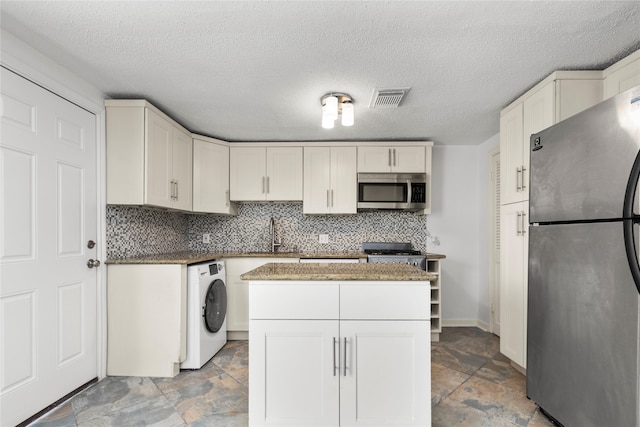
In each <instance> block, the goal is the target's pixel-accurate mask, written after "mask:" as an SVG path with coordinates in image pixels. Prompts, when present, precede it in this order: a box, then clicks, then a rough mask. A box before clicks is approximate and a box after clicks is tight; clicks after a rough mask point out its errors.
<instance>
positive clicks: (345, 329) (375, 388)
mask: <svg viewBox="0 0 640 427" xmlns="http://www.w3.org/2000/svg"><path fill="white" fill-rule="evenodd" d="M340 336H341V339H340V344H341V346H342V348H341V352H342V354H341V360H340V362H341V363H342V365H341V370H340V425H341V426H360V425H367V426H371V425H377V426H380V425H394V426H396V425H397V426H428V425H431V404H430V402H431V361H430V350H429V348H430V331H429V322H428V321H360V320H358V321H341V322H340ZM345 339H346V346H345ZM252 345H253V344H252ZM345 361H346V365H345V364H344V362H345ZM345 368H346V374H345Z"/></svg>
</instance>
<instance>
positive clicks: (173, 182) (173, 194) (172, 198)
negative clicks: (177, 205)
mask: <svg viewBox="0 0 640 427" xmlns="http://www.w3.org/2000/svg"><path fill="white" fill-rule="evenodd" d="M169 182H170V185H171V200H175V199H176V186H175V184H176V182H175V181H174V180H173V179H172V180H171V181H169Z"/></svg>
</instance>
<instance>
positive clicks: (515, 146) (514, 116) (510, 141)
mask: <svg viewBox="0 0 640 427" xmlns="http://www.w3.org/2000/svg"><path fill="white" fill-rule="evenodd" d="M522 121H523V117H522V104H517V105H516V106H514V107H513V108H512V109H511V110H509V111H507V112H505V113H503V114H502V115H501V116H500V165H501V166H500V170H501V175H500V197H501V198H502V203H513V202H520V201H522V200H523V195H522V174H523V172H522V166H523V163H522V147H523V140H522Z"/></svg>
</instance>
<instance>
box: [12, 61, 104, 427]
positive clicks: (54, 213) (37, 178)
mask: <svg viewBox="0 0 640 427" xmlns="http://www.w3.org/2000/svg"><path fill="white" fill-rule="evenodd" d="M1 72H2V88H1V91H0V92H1V98H2V104H1V108H2V109H1V111H0V115H1V121H2V123H1V124H2V130H1V140H0V176H1V178H0V227H1V228H0V234H1V236H2V237H1V238H0V239H1V245H0V286H1V288H0V360H1V361H2V362H1V363H2V365H1V367H0V407H1V408H2V410H1V411H0V414H1V415H0V425H3V426H8V425H15V424H16V423H19V422H21V421H23V420H25V419H27V418H29V417H30V416H32V415H33V414H35V413H37V412H39V411H40V410H42V409H44V408H45V407H47V406H48V405H50V404H51V403H53V402H55V401H56V400H58V399H60V398H61V397H63V396H64V395H66V394H68V393H70V392H71V391H73V390H75V389H76V388H78V387H80V386H81V385H83V384H85V383H87V382H88V381H90V380H92V379H93V378H95V377H96V376H97V340H96V333H97V327H96V305H97V296H96V282H97V274H96V269H95V268H91V269H90V268H88V267H87V261H88V260H89V259H95V258H96V253H97V248H96V247H94V248H93V249H89V248H88V247H87V242H88V241H89V240H93V241H97V237H98V236H97V225H96V215H97V213H96V208H97V203H96V200H97V197H96V191H97V187H96V118H95V116H94V115H93V114H91V113H89V112H87V111H85V110H83V109H81V108H79V107H77V106H76V105H74V104H72V103H70V102H68V101H66V100H64V99H62V98H60V97H58V96H56V95H54V94H52V93H51V92H48V91H47V90H45V89H42V88H41V87H39V86H37V85H35V84H32V83H31V82H29V81H27V80H25V79H23V78H21V77H19V76H17V75H16V74H14V73H12V72H10V71H8V70H6V69H4V68H2V70H1Z"/></svg>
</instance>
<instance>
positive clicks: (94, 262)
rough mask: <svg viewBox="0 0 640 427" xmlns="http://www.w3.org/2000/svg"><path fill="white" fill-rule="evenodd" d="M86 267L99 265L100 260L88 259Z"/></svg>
mask: <svg viewBox="0 0 640 427" xmlns="http://www.w3.org/2000/svg"><path fill="white" fill-rule="evenodd" d="M87 267H89V268H93V267H100V261H98V260H97V259H90V260H89V261H87Z"/></svg>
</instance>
